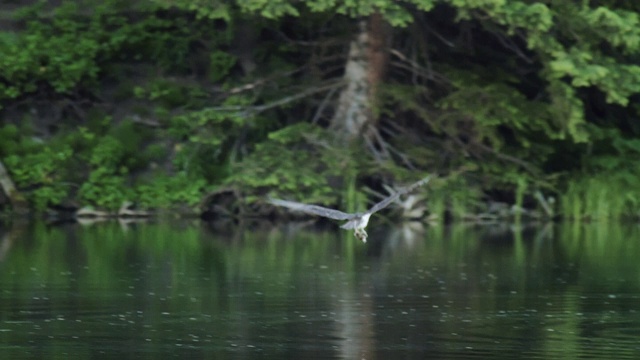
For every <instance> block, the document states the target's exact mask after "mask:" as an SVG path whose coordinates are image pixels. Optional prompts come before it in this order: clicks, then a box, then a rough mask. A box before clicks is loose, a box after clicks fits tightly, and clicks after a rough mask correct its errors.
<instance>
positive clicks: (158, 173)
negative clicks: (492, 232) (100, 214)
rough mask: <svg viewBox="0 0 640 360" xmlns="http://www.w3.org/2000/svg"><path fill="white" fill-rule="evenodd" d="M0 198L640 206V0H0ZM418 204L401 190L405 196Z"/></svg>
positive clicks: (117, 203) (241, 204)
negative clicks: (425, 180)
mask: <svg viewBox="0 0 640 360" xmlns="http://www.w3.org/2000/svg"><path fill="white" fill-rule="evenodd" d="M0 14H1V16H0V53H1V54H2V55H1V56H0V185H1V186H2V188H1V189H2V191H0V208H1V209H3V210H4V211H5V212H26V211H30V212H36V213H48V212H52V211H53V212H56V213H61V212H62V213H64V212H69V213H73V212H75V211H77V210H78V209H80V208H85V207H87V206H90V207H92V208H95V209H102V210H105V211H111V210H114V209H118V208H121V207H122V206H123V204H128V205H127V206H129V205H130V204H135V206H136V207H137V208H140V209H155V210H159V209H165V210H170V211H184V212H190V213H202V214H207V213H208V214H211V213H216V214H220V213H223V214H227V215H233V216H238V215H241V216H242V215H260V214H264V213H266V212H268V211H269V207H267V206H266V205H265V203H264V198H265V197H266V196H275V197H282V198H290V199H298V200H304V201H305V202H310V203H316V204H323V205H326V206H332V207H342V208H345V209H346V210H362V209H363V208H365V207H366V205H367V203H368V202H370V201H374V200H375V199H376V197H378V196H384V194H386V193H387V192H388V191H389V189H388V187H386V186H385V185H390V186H398V185H400V184H405V183H410V182H413V181H415V180H417V179H419V178H422V177H423V176H424V175H425V174H437V175H438V176H437V178H435V179H434V180H433V181H432V182H431V183H430V184H429V189H428V190H426V193H425V194H426V197H424V198H422V205H421V206H423V207H422V209H423V210H426V211H427V213H428V214H430V216H431V217H432V219H447V218H449V219H451V218H453V219H462V218H479V217H483V216H503V215H504V216H515V217H519V216H522V215H523V214H524V215H527V216H532V217H551V218H557V217H562V218H565V219H576V220H584V219H588V220H596V219H600V220H605V219H638V218H639V217H640V186H638V184H639V181H638V180H639V179H640V162H639V161H638V160H639V159H640V157H639V156H640V121H639V118H638V117H639V112H640V107H639V105H638V99H640V97H639V96H638V93H639V92H640V65H638V64H639V60H640V56H639V55H640V2H637V1H634V0H626V1H625V0H619V1H617V0H597V1H596V0H592V1H588V0H583V1H566V0H546V1H533V0H528V1H527V0H509V1H507V0H405V1H391V0H375V1H358V0H309V1H293V0H235V1H231V0H229V1H220V0H154V1H142V0H133V1H132V0H102V1H42V2H34V1H26V0H13V1H3V2H2V4H0ZM409 205H411V204H409Z"/></svg>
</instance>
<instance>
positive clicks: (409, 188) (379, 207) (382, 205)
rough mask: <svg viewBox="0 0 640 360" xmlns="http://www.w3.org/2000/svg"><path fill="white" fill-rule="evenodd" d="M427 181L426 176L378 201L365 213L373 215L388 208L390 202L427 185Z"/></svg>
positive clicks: (428, 177)
mask: <svg viewBox="0 0 640 360" xmlns="http://www.w3.org/2000/svg"><path fill="white" fill-rule="evenodd" d="M429 179H430V176H427V177H426V178H424V179H422V180H420V181H418V182H416V183H414V184H412V185H409V186H407V187H406V188H403V189H400V190H398V192H396V193H395V194H393V195H391V196H389V197H388V198H386V199H384V200H382V201H380V202H379V203H377V204H375V205H373V206H372V207H371V209H369V210H368V211H367V213H369V214H373V213H375V212H377V211H380V210H382V209H384V208H386V207H387V206H389V204H391V203H392V202H394V201H396V200H397V199H398V198H399V197H400V196H402V195H404V194H407V193H410V192H412V191H413V190H414V189H415V188H417V187H419V186H422V185H424V184H426V183H428V182H429Z"/></svg>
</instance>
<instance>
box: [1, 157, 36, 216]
mask: <svg viewBox="0 0 640 360" xmlns="http://www.w3.org/2000/svg"><path fill="white" fill-rule="evenodd" d="M0 190H2V192H4V194H5V196H6V197H7V198H8V199H9V201H10V202H11V207H12V209H13V211H14V212H16V213H21V214H23V213H26V212H27V211H28V208H29V207H28V205H27V202H26V201H25V200H24V198H23V197H22V195H21V194H20V193H19V192H18V190H17V189H16V186H15V185H14V184H13V180H11V177H10V176H9V173H8V172H7V169H6V168H5V167H4V164H3V163H2V161H0Z"/></svg>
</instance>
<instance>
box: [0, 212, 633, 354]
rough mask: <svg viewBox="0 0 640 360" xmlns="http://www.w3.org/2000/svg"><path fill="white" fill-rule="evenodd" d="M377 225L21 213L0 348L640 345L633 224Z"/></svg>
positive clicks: (10, 248) (586, 349)
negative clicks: (332, 228)
mask: <svg viewBox="0 0 640 360" xmlns="http://www.w3.org/2000/svg"><path fill="white" fill-rule="evenodd" d="M283 229H284V227H283ZM379 230H380V231H378V232H377V233H376V232H375V231H374V232H372V237H371V243H369V244H366V245H365V244H362V243H360V242H358V241H356V240H355V239H353V237H352V236H351V234H349V233H347V232H318V231H314V230H313V229H310V228H302V229H298V230H295V231H291V232H289V231H285V230H273V229H262V228H260V227H256V228H255V229H251V230H244V231H243V232H239V231H235V230H233V229H231V230H227V231H223V230H210V229H209V228H208V227H206V226H205V225H203V224H202V223H200V222H193V223H181V224H175V223H159V224H144V223H141V224H135V225H132V226H128V227H123V226H121V225H119V224H118V223H115V222H114V223H105V224H99V225H95V226H90V227H82V226H79V225H66V226H59V227H49V226H45V225H43V224H33V225H29V226H23V227H14V228H13V229H12V230H11V231H8V232H5V233H4V235H3V237H2V243H0V286H1V287H0V289H1V291H0V310H1V311H0V352H1V353H2V354H3V355H5V354H6V355H7V356H8V357H7V358H12V359H21V358H22V359H26V358H56V357H70V356H73V357H74V358H92V357H96V356H101V357H108V356H112V357H121V356H122V355H123V354H126V355H130V356H135V357H139V356H142V355H144V356H149V357H155V358H157V356H159V355H162V356H163V357H171V356H191V357H195V358H211V357H220V356H222V357H232V358H237V357H246V358H253V357H255V356H256V355H258V354H260V355H261V357H265V356H266V357H273V358H282V357H283V356H295V357H300V358H303V357H305V356H306V357H309V356H312V355H317V356H321V357H343V358H352V357H366V358H371V357H379V358H384V357H388V356H392V355H393V353H394V352H395V351H398V350H402V351H410V352H413V353H416V354H420V355H427V354H428V355H429V356H431V357H437V358H472V357H478V356H491V357H493V358H505V359H508V358H516V357H519V358H523V357H538V358H544V357H550V358H575V357H580V356H584V355H585V354H596V355H598V354H601V355H603V356H604V355H607V354H608V355H609V356H608V357H610V356H611V355H612V354H614V355H617V356H618V357H629V358H633V356H635V355H638V351H640V350H639V348H638V347H637V346H636V345H634V344H635V343H636V339H637V336H638V335H640V317H639V316H638V314H637V312H636V308H637V303H638V301H639V300H640V276H639V275H640V273H639V271H640V267H638V266H637V260H636V259H637V254H638V253H640V241H638V240H639V235H640V231H639V229H638V227H616V226H612V225H611V224H600V225H575V224H568V225H565V226H559V225H542V226H537V227H529V228H522V227H515V226H507V225H504V226H498V225H495V226H490V227H489V226H486V227H473V226H466V225H459V226H453V227H448V228H443V227H432V228H427V229H425V230H423V231H420V230H413V231H412V230H411V229H409V228H399V229H395V230H385V229H379ZM611 344H614V346H613V348H612V345H611ZM136 355H137V356H136ZM169 355H171V356H169ZM225 355H226V356H225Z"/></svg>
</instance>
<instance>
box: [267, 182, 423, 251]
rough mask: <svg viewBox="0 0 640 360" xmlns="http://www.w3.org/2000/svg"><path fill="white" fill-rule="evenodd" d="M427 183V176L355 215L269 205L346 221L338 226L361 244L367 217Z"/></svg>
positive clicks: (284, 203) (287, 204)
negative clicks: (352, 235) (352, 234)
mask: <svg viewBox="0 0 640 360" xmlns="http://www.w3.org/2000/svg"><path fill="white" fill-rule="evenodd" d="M427 182H429V176H427V177H426V178H424V179H422V180H420V181H418V182H417V183H414V184H413V185H410V186H407V187H406V188H403V189H400V190H399V191H398V192H396V193H395V194H392V195H390V196H389V197H387V198H386V199H384V200H382V201H380V202H379V203H377V204H375V205H373V206H372V207H371V209H369V210H367V211H365V212H360V213H355V214H347V213H345V212H342V211H340V210H334V209H329V208H326V207H322V206H318V205H307V204H303V203H299V202H294V201H287V200H279V199H269V203H271V204H273V205H277V206H283V207H286V208H289V209H292V210H297V211H301V212H304V213H307V214H312V215H318V216H323V217H326V218H329V219H335V220H348V221H347V222H346V223H345V224H344V225H342V226H340V227H341V228H343V229H347V230H349V229H354V231H355V233H354V235H355V236H356V237H357V238H358V239H360V240H362V241H363V242H366V241H367V232H366V231H365V230H364V229H365V228H366V227H367V224H368V223H369V217H371V215H372V214H373V213H375V212H378V211H380V210H382V209H384V208H386V207H387V206H389V204H391V203H392V202H394V201H396V200H397V199H398V198H399V197H400V196H402V195H404V194H407V193H409V192H411V191H413V190H414V189H415V188H417V187H418V186H422V185H424V184H426V183H427Z"/></svg>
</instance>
